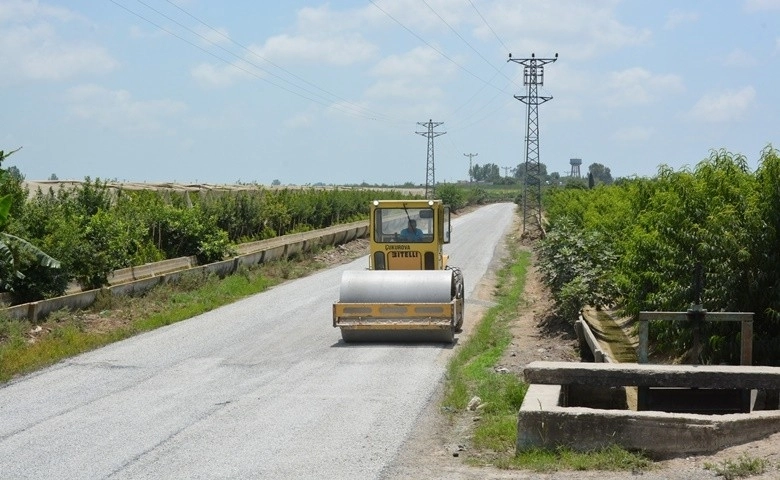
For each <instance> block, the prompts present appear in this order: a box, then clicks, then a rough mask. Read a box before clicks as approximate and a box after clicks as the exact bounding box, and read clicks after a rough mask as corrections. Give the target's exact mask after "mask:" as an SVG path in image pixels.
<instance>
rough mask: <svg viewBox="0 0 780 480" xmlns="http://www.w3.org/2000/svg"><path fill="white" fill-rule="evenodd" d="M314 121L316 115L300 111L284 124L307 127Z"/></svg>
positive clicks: (293, 126)
mask: <svg viewBox="0 0 780 480" xmlns="http://www.w3.org/2000/svg"><path fill="white" fill-rule="evenodd" d="M313 123H314V116H313V115H312V114H310V113H299V114H297V115H293V116H292V117H290V118H288V119H286V120H285V121H284V126H285V127H287V128H292V129H296V128H305V127H310V126H311V125H312V124H313Z"/></svg>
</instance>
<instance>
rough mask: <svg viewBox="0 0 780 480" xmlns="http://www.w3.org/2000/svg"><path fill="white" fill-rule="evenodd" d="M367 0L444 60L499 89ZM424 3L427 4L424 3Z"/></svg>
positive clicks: (373, 2) (372, 0) (372, 1)
mask: <svg viewBox="0 0 780 480" xmlns="http://www.w3.org/2000/svg"><path fill="white" fill-rule="evenodd" d="M369 2H371V5H373V6H375V7H376V8H377V9H378V10H379V11H381V12H382V13H384V14H385V15H387V17H388V18H390V19H391V20H392V21H394V22H395V23H397V24H398V25H400V26H401V28H403V29H404V30H406V31H407V32H409V33H410V34H412V35H413V36H414V37H415V38H417V39H418V40H419V41H421V42H422V43H424V44H425V45H427V46H428V48H430V49H431V50H433V51H434V52H436V53H438V54H439V55H441V56H442V57H443V58H445V59H446V60H448V61H449V62H451V63H452V64H453V65H455V66H456V67H458V68H460V69H461V70H463V71H464V72H466V73H468V74H469V75H471V76H472V77H474V78H476V79H477V80H479V81H480V82H482V83H485V84H488V85H490V86H491V87H493V88H495V89H496V90H498V89H499V88H498V87H496V86H495V85H493V84H491V83H489V82H486V81H485V80H484V79H482V77H480V76H479V75H477V74H476V73H474V72H472V71H471V70H469V69H468V68H466V67H464V66H463V65H461V64H460V63H458V62H456V61H455V60H453V59H452V58H450V57H449V56H448V55H447V54H446V53H444V52H442V51H441V50H439V49H438V48H436V47H434V46H433V45H431V44H430V43H429V42H428V41H427V40H425V39H424V38H422V37H421V36H419V35H418V34H417V33H415V32H414V31H413V30H412V29H410V28H409V27H407V26H406V25H404V24H403V23H401V22H400V21H399V20H398V19H396V18H395V17H393V16H392V15H390V13H389V12H387V11H386V10H384V9H383V8H382V7H380V6H379V5H377V4H376V2H375V1H374V0H369ZM426 5H427V4H426ZM429 8H430V7H429Z"/></svg>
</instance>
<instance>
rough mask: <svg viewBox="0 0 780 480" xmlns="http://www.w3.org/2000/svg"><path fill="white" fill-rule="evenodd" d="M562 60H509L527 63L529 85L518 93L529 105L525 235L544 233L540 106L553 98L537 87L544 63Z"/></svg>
mask: <svg viewBox="0 0 780 480" xmlns="http://www.w3.org/2000/svg"><path fill="white" fill-rule="evenodd" d="M556 60H558V54H557V53H556V54H555V58H536V56H535V55H534V54H533V53H532V54H531V58H512V54H511V53H510V54H509V60H507V61H508V62H515V63H519V64H520V65H522V66H523V85H525V86H526V87H528V88H527V91H526V95H523V96H519V95H515V98H516V99H518V100H520V101H521V102H523V103H525V104H526V106H527V114H528V117H527V120H526V122H527V123H526V125H527V128H526V134H525V181H524V182H523V235H522V236H523V237H526V236H534V237H539V236H541V235H542V218H541V217H542V176H541V167H540V165H539V105H541V104H543V103H544V102H546V101H548V100H552V97H540V96H539V95H538V92H537V89H538V87H539V85H544V66H545V65H547V64H548V63H553V62H554V61H556Z"/></svg>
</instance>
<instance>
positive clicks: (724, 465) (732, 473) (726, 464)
mask: <svg viewBox="0 0 780 480" xmlns="http://www.w3.org/2000/svg"><path fill="white" fill-rule="evenodd" d="M704 468H706V469H707V470H712V471H713V472H715V473H716V474H718V475H720V476H721V477H723V478H725V479H726V480H734V479H737V478H747V477H752V476H754V475H761V474H763V473H764V472H766V470H767V468H769V461H768V460H766V459H763V458H754V457H750V456H748V455H746V454H742V455H740V457H739V458H737V459H736V460H724V461H722V462H720V463H717V464H715V463H709V462H708V463H705V464H704Z"/></svg>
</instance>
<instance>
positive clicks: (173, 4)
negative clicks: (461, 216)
mask: <svg viewBox="0 0 780 480" xmlns="http://www.w3.org/2000/svg"><path fill="white" fill-rule="evenodd" d="M138 1H139V2H140V3H143V2H141V0H138ZM166 2H168V3H169V4H171V5H172V6H174V7H176V8H177V9H179V10H180V11H181V12H182V13H184V14H185V15H187V16H188V17H190V18H192V19H193V20H195V21H196V22H198V23H200V24H201V25H203V26H205V27H206V28H208V29H209V30H211V31H213V32H214V33H216V34H217V35H219V36H221V37H222V38H224V39H225V40H227V41H229V42H231V43H233V44H235V45H237V46H238V47H240V48H242V49H243V50H245V51H246V52H248V53H249V54H250V55H252V56H254V57H257V58H259V59H260V60H263V61H264V62H267V63H269V64H271V65H273V66H274V67H276V68H278V69H279V70H281V71H283V72H284V73H286V74H287V75H289V76H291V77H293V78H295V79H297V80H299V81H301V82H303V83H305V84H306V85H309V86H311V87H314V88H316V89H317V90H319V91H321V92H323V93H325V94H327V95H330V96H331V97H333V98H335V99H337V100H340V101H342V102H345V103H348V104H349V105H352V106H354V107H356V109H359V110H363V111H366V112H368V113H371V114H375V115H377V116H382V117H386V118H388V119H389V117H387V116H386V115H384V114H381V113H376V112H372V111H371V110H368V109H366V108H365V107H363V106H360V105H357V104H355V103H353V102H350V101H349V100H347V99H345V98H343V97H341V96H339V95H337V94H335V93H333V92H331V91H329V90H326V89H324V88H321V87H320V86H318V85H316V84H314V83H312V82H309V81H308V80H306V79H305V78H303V77H301V76H299V75H296V74H295V73H293V72H291V71H289V70H287V69H286V68H284V67H282V66H281V65H278V64H276V63H274V62H273V61H271V60H269V59H267V58H265V57H264V56H262V55H260V54H259V53H257V52H256V51H254V50H252V49H251V48H249V47H247V46H245V45H243V44H241V43H240V42H237V41H236V40H234V39H233V38H231V37H229V36H227V35H225V34H224V33H222V32H220V31H219V30H217V29H216V28H214V27H212V26H211V25H209V24H208V23H206V22H204V21H203V20H201V19H200V18H198V17H196V16H195V15H193V14H192V13H190V12H188V11H187V10H186V9H184V7H182V6H180V5H177V4H176V3H174V2H172V1H171V0H166ZM144 5H146V4H145V3H144ZM147 6H148V5H147ZM149 8H152V7H149ZM152 10H154V9H153V8H152ZM155 11H157V10H155ZM158 13H159V12H158ZM161 15H163V16H165V17H166V18H169V17H168V16H166V15H164V14H162V13H161ZM172 21H174V22H176V21H175V20H172ZM176 23H177V24H178V25H181V24H179V23H178V22H176ZM184 28H187V27H184ZM187 29H188V30H190V29H189V28H187ZM190 31H191V32H192V30H190ZM193 33H195V34H196V35H198V36H201V35H199V34H197V33H196V32H193ZM201 38H204V37H202V36H201ZM204 39H205V38H204ZM205 40H206V41H208V42H209V43H212V44H213V42H211V41H209V40H208V39H205ZM220 48H221V47H220ZM263 71H266V72H267V70H263ZM268 73H269V74H271V72H268ZM277 78H281V77H278V76H277ZM285 81H287V80H285ZM290 83H291V82H290ZM296 86H297V85H296ZM298 88H300V87H298Z"/></svg>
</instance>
